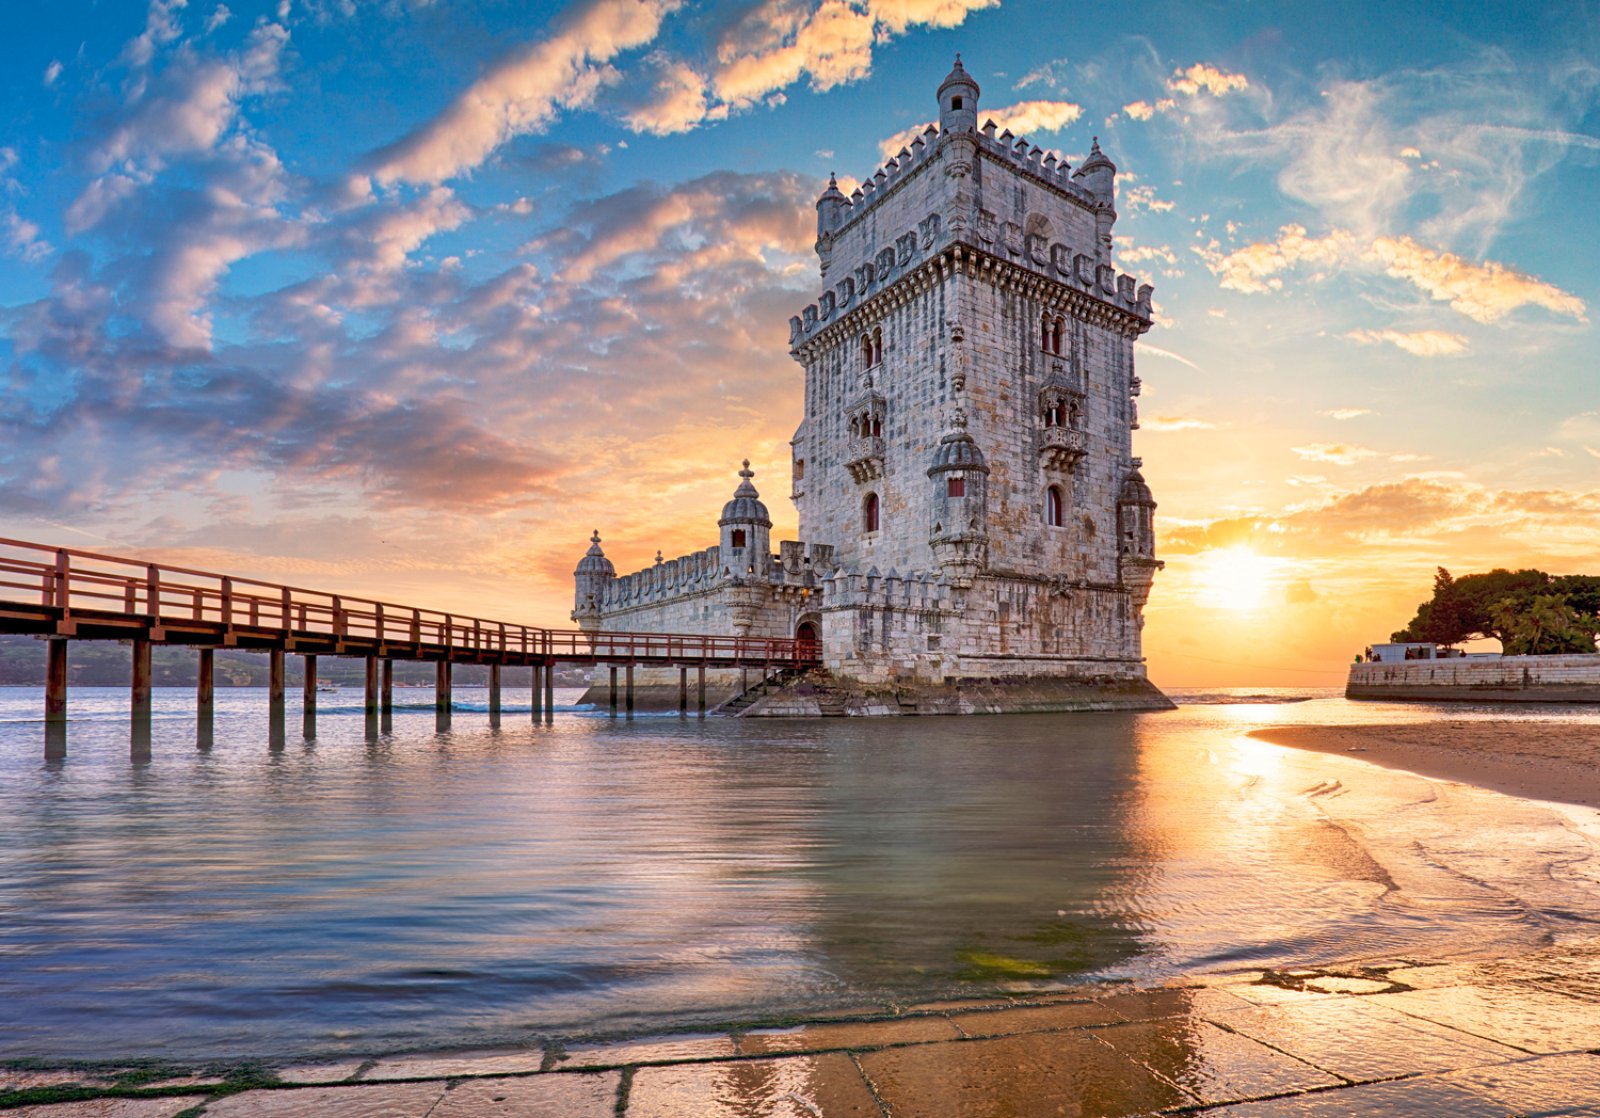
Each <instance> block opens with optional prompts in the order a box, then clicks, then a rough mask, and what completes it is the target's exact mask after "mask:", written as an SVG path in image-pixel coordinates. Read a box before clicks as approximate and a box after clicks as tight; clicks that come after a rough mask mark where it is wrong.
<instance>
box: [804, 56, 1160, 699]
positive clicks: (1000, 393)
mask: <svg viewBox="0 0 1600 1118" xmlns="http://www.w3.org/2000/svg"><path fill="white" fill-rule="evenodd" d="M979 95H980V90H979V86H978V83H977V82H976V81H975V80H974V79H973V78H972V76H971V75H970V74H968V73H967V71H966V69H965V68H964V67H963V66H962V64H961V60H960V58H959V57H957V59H956V63H955V66H954V68H953V69H952V70H951V71H950V73H949V75H948V76H946V78H945V79H944V81H943V82H941V83H940V85H939V87H938V91H937V99H938V108H939V117H938V124H937V126H934V125H930V126H929V127H928V128H927V129H926V130H925V131H924V132H923V133H922V134H921V135H920V136H918V137H917V138H916V139H915V140H914V141H913V142H912V143H911V144H910V145H908V146H907V147H905V148H902V149H901V150H900V152H899V153H898V154H897V155H896V156H895V157H894V158H893V159H891V160H890V161H889V163H888V164H887V165H885V166H884V167H883V168H881V169H879V170H878V171H877V172H876V173H874V174H873V175H872V176H871V177H870V178H868V179H866V180H865V181H864V182H863V183H862V184H861V186H860V187H859V188H858V189H856V190H855V191H854V192H853V193H852V194H851V195H850V196H849V197H846V196H845V195H844V193H843V192H842V191H841V190H840V189H839V188H838V184H837V181H836V180H835V179H832V178H830V180H829V183H828V186H827V189H826V190H825V191H824V192H823V193H822V195H821V197H820V198H819V199H818V201H817V255H818V258H819V261H820V262H821V276H822V283H823V291H822V293H821V295H820V297H819V298H818V299H817V301H816V302H815V303H813V304H812V305H810V306H807V307H806V308H805V309H804V310H803V311H802V313H801V314H799V315H796V316H795V317H794V318H793V319H791V320H790V346H791V352H792V354H793V356H794V358H795V360H796V361H798V362H799V363H800V364H801V365H802V366H803V367H804V369H805V377H806V393H805V401H806V403H805V407H806V411H805V417H804V420H803V422H802V423H801V424H800V427H799V429H798V430H797V431H796V433H795V438H794V441H793V448H794V450H793V454H794V464H793V470H794V476H795V479H796V481H795V494H794V499H795V503H796V505H797V507H798V509H799V514H800V534H801V538H802V539H805V540H808V541H809V540H814V541H819V542H823V543H827V544H830V545H832V547H833V553H834V560H835V562H836V564H837V571H836V574H835V576H834V577H833V578H832V579H830V580H829V581H828V582H827V584H826V585H825V590H824V594H823V603H822V610H823V617H824V624H823V642H824V648H825V656H826V659H827V661H828V663H829V665H830V666H831V667H834V668H835V670H836V671H845V672H848V673H850V674H853V675H855V676H857V677H860V678H894V679H904V678H908V677H915V678H922V679H934V678H937V679H944V680H949V679H960V678H962V677H981V678H984V679H999V678H1004V677H1011V676H1016V677H1025V678H1028V679H1033V680H1038V679H1041V678H1055V679H1062V680H1087V679H1105V678H1106V677H1108V676H1110V677H1116V678H1122V679H1126V680H1129V681H1135V680H1137V681H1142V680H1143V660H1142V655H1141V650H1140V628H1141V625H1142V610H1143V607H1144V603H1145V601H1146V599H1147V598H1148V596H1149V592H1150V587H1151V582H1152V580H1153V578H1154V576H1155V573H1156V571H1157V570H1158V569H1159V568H1160V566H1161V563H1160V562H1159V560H1157V559H1156V558H1155V553H1154V543H1153V528H1152V519H1151V514H1152V511H1153V509H1154V508H1155V503H1154V501H1153V500H1151V499H1150V490H1149V488H1148V486H1146V485H1145V484H1144V481H1143V478H1142V477H1140V475H1139V473H1138V460H1137V459H1136V458H1134V457H1133V453H1132V432H1133V430H1134V429H1135V428H1136V427H1137V426H1138V420H1137V411H1136V407H1135V402H1134V397H1135V396H1137V395H1138V393H1139V380H1138V377H1137V376H1136V375H1135V374H1134V359H1133V347H1134V341H1135V339H1137V338H1138V337H1139V336H1140V335H1141V334H1143V333H1144V332H1145V331H1146V330H1148V329H1149V328H1150V301H1151V294H1152V292H1151V289H1150V288H1149V287H1148V286H1143V287H1141V286H1139V285H1137V284H1136V282H1135V280H1134V279H1133V278H1132V277H1130V276H1127V275H1118V274H1117V272H1116V270H1115V268H1114V265H1113V261H1112V245H1113V241H1112V227H1113V226H1114V224H1115V222H1116V216H1117V214H1116V173H1117V169H1116V166H1115V164H1113V163H1112V161H1111V160H1110V159H1108V158H1107V157H1106V155H1105V154H1104V153H1103V152H1102V151H1101V150H1100V146H1099V142H1098V140H1095V141H1094V142H1093V143H1092V144H1091V147H1090V150H1089V154H1088V156H1087V158H1086V159H1085V160H1084V162H1083V164H1082V166H1080V167H1079V168H1077V169H1076V171H1074V170H1073V169H1072V168H1070V167H1069V166H1068V164H1067V162H1066V160H1065V159H1063V158H1061V157H1060V156H1058V155H1057V154H1055V153H1053V152H1046V151H1044V150H1043V149H1041V148H1040V147H1038V146H1035V145H1033V144H1031V143H1030V142H1028V141H1027V140H1025V139H1022V138H1020V137H1017V136H1013V135H1012V134H1011V133H1010V132H1009V131H998V130H997V128H996V126H995V125H994V123H993V122H988V123H985V124H983V125H981V126H980V125H979V123H978V122H979V120H980V118H981V117H980V113H979Z"/></svg>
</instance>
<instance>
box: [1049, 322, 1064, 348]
mask: <svg viewBox="0 0 1600 1118" xmlns="http://www.w3.org/2000/svg"><path fill="white" fill-rule="evenodd" d="M1066 329H1067V321H1066V319H1064V318H1058V319H1056V322H1055V326H1054V328H1053V329H1052V330H1051V331H1050V352H1051V353H1053V354H1055V355H1056V356H1057V357H1060V356H1061V335H1062V334H1063V333H1065V332H1066Z"/></svg>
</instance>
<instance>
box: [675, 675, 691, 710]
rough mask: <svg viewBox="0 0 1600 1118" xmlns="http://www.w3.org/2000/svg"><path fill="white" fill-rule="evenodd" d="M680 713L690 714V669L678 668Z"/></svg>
mask: <svg viewBox="0 0 1600 1118" xmlns="http://www.w3.org/2000/svg"><path fill="white" fill-rule="evenodd" d="M678 713H679V714H688V713H689V669H688V668H686V667H684V666H682V665H679V667H678Z"/></svg>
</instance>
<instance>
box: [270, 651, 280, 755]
mask: <svg viewBox="0 0 1600 1118" xmlns="http://www.w3.org/2000/svg"><path fill="white" fill-rule="evenodd" d="M283 660H284V656H283V649H281V648H273V649H268V651H267V747H268V748H269V749H272V750H279V749H282V748H283V693H284V670H283Z"/></svg>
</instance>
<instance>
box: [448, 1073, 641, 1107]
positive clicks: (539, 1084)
mask: <svg viewBox="0 0 1600 1118" xmlns="http://www.w3.org/2000/svg"><path fill="white" fill-rule="evenodd" d="M621 1078H622V1073H621V1072H617V1071H600V1072H580V1073H577V1074H573V1075H532V1076H519V1077H518V1078H516V1079H469V1080H466V1081H464V1082H461V1083H457V1084H456V1085H455V1086H453V1087H451V1088H450V1089H449V1090H447V1091H446V1092H445V1093H444V1098H442V1099H440V1100H439V1105H438V1106H436V1107H434V1108H433V1111H432V1112H431V1113H430V1114H429V1115H428V1118H612V1116H613V1115H614V1114H616V1112H617V1083H618V1082H619V1081H620V1080H621Z"/></svg>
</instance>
